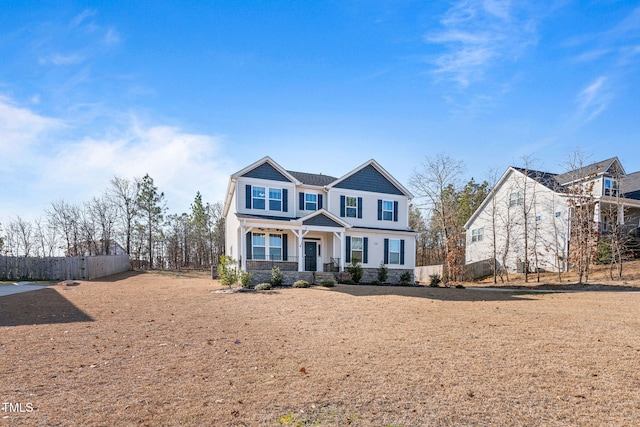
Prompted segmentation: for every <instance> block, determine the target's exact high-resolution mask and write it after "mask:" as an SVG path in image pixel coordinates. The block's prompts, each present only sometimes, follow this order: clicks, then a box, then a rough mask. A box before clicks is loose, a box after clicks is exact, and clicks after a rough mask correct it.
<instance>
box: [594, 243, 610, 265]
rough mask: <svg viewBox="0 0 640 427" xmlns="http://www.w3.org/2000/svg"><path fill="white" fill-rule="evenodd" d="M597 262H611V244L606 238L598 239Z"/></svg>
mask: <svg viewBox="0 0 640 427" xmlns="http://www.w3.org/2000/svg"><path fill="white" fill-rule="evenodd" d="M596 263H597V264H611V245H610V244H609V242H607V241H606V240H604V239H600V240H598V248H597V252H596Z"/></svg>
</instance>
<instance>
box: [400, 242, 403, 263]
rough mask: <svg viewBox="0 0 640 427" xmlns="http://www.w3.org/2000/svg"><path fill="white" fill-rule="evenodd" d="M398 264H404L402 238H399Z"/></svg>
mask: <svg viewBox="0 0 640 427" xmlns="http://www.w3.org/2000/svg"><path fill="white" fill-rule="evenodd" d="M400 264H402V265H404V239H402V240H400Z"/></svg>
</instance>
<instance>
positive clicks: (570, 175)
mask: <svg viewBox="0 0 640 427" xmlns="http://www.w3.org/2000/svg"><path fill="white" fill-rule="evenodd" d="M616 160H618V158H617V157H612V158H610V159H607V160H602V161H601V162H596V163H592V164H590V165H587V166H584V167H581V168H578V169H574V170H572V171H569V172H566V173H563V174H560V175H558V176H557V177H556V179H557V180H558V182H559V183H560V184H562V185H564V184H568V183H570V182H571V181H575V180H578V179H582V178H586V177H588V176H592V175H597V174H599V173H603V172H606V171H608V170H609V168H611V166H612V165H613V163H614V162H615V161H616Z"/></svg>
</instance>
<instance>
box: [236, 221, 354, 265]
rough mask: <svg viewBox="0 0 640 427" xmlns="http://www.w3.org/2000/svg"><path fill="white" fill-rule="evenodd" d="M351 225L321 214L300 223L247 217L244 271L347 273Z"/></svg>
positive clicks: (243, 224) (241, 238)
mask: <svg viewBox="0 0 640 427" xmlns="http://www.w3.org/2000/svg"><path fill="white" fill-rule="evenodd" d="M348 227H349V225H348V224H346V223H344V222H342V221H340V220H339V219H338V218H335V217H334V216H333V215H331V214H330V213H328V212H322V211H318V212H316V213H314V214H312V215H309V216H308V217H304V218H300V219H297V220H284V221H283V220H275V219H274V220H264V219H262V220H256V219H249V218H245V219H242V220H241V223H240V228H239V236H238V237H239V239H238V241H239V248H240V251H239V252H240V267H241V269H242V270H243V271H262V270H271V269H272V268H273V267H278V268H280V270H281V271H298V272H341V271H344V266H345V263H344V260H345V232H346V229H347V228H348Z"/></svg>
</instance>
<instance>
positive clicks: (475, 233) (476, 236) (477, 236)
mask: <svg viewBox="0 0 640 427" xmlns="http://www.w3.org/2000/svg"><path fill="white" fill-rule="evenodd" d="M483 239H484V228H476V229H475V230H471V242H482V240H483Z"/></svg>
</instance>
